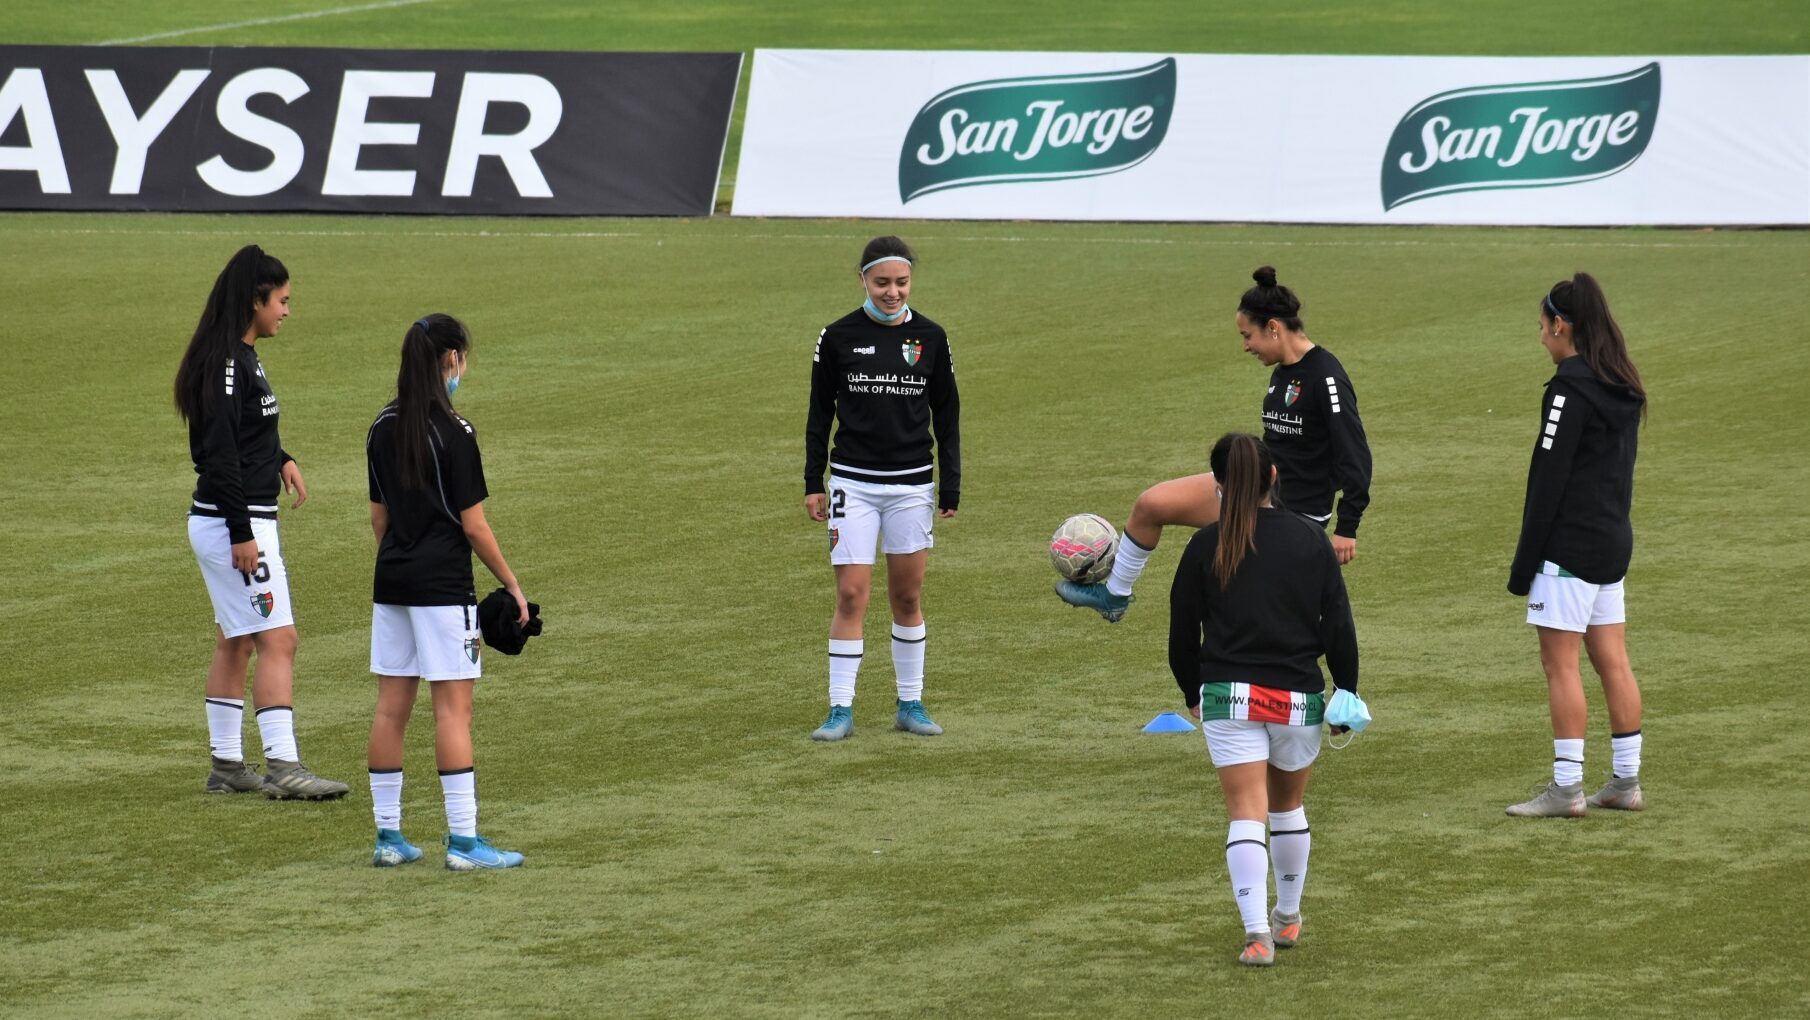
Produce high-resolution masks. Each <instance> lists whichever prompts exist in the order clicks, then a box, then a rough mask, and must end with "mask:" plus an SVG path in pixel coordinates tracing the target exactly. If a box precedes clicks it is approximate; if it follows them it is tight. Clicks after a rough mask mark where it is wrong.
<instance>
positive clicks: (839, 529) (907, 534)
mask: <svg viewBox="0 0 1810 1020" xmlns="http://www.w3.org/2000/svg"><path fill="white" fill-rule="evenodd" d="M828 488H829V497H830V520H829V525H830V563H832V564H835V565H837V566H840V565H842V564H844V563H867V564H872V563H873V561H874V545H875V543H876V542H878V543H879V544H880V545H881V546H882V548H883V549H884V551H885V552H886V554H887V555H888V556H899V555H903V554H906V553H914V552H918V551H919V550H922V549H928V548H930V547H931V546H933V545H935V544H936V541H935V540H934V539H933V538H932V537H931V535H930V529H931V524H932V522H933V521H934V520H935V519H936V496H935V493H936V485H935V484H934V483H932V482H925V483H923V484H922V485H876V484H874V483H872V482H856V481H851V480H849V479H847V478H837V477H836V476H835V475H831V476H830V482H829V486H828Z"/></svg>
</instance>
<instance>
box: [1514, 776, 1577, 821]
mask: <svg viewBox="0 0 1810 1020" xmlns="http://www.w3.org/2000/svg"><path fill="white" fill-rule="evenodd" d="M1508 813H1509V814H1510V815H1512V816H1514V817H1516V818H1582V817H1584V784H1583V783H1572V784H1571V785H1570V786H1560V785H1559V784H1557V783H1551V784H1548V785H1547V787H1546V789H1544V790H1541V791H1540V793H1539V795H1538V796H1536V797H1534V799H1532V800H1529V801H1523V802H1521V803H1519V804H1510V805H1509V806H1508Z"/></svg>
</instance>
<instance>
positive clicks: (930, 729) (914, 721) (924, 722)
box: [892, 699, 943, 737]
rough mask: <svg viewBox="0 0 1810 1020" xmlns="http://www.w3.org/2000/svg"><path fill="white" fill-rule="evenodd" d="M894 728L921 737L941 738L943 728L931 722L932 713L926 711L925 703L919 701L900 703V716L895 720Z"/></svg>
mask: <svg viewBox="0 0 1810 1020" xmlns="http://www.w3.org/2000/svg"><path fill="white" fill-rule="evenodd" d="M892 728H893V729H895V730H904V731H905V732H907V733H916V734H917V735H918V736H920V737H940V736H942V735H943V728H942V727H941V726H938V725H937V724H936V723H934V722H931V721H930V713H928V712H926V711H924V703H923V702H922V701H918V700H915V699H914V700H911V701H901V702H899V715H898V718H897V719H894V720H893V724H892Z"/></svg>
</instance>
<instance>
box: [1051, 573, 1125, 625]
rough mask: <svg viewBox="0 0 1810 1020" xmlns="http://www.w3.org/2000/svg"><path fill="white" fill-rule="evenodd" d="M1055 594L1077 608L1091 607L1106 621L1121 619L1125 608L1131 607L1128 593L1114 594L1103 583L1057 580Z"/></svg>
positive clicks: (1114, 621)
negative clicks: (1077, 582) (1078, 582)
mask: <svg viewBox="0 0 1810 1020" xmlns="http://www.w3.org/2000/svg"><path fill="white" fill-rule="evenodd" d="M1056 595H1057V597H1059V598H1061V599H1062V601H1064V602H1066V603H1068V604H1069V605H1071V606H1074V607H1075V608H1077V609H1091V610H1093V611H1094V612H1096V613H1099V614H1100V616H1101V617H1102V618H1104V619H1105V620H1106V622H1107V623H1118V622H1119V621H1120V620H1123V619H1124V618H1125V610H1127V609H1129V608H1131V596H1130V595H1114V594H1113V593H1112V592H1109V591H1107V590H1106V586H1105V585H1104V584H1076V583H1075V582H1073V581H1057V582H1056Z"/></svg>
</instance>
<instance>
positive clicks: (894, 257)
mask: <svg viewBox="0 0 1810 1020" xmlns="http://www.w3.org/2000/svg"><path fill="white" fill-rule="evenodd" d="M882 262H903V263H905V264H906V265H908V266H909V265H911V260H910V259H908V258H906V257H905V256H903V255H882V256H880V257H879V258H877V259H875V260H873V261H872V262H869V263H868V264H867V265H865V266H862V267H861V275H862V276H866V275H867V271H868V270H869V269H872V268H873V267H875V266H877V265H879V264H880V263H882Z"/></svg>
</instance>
